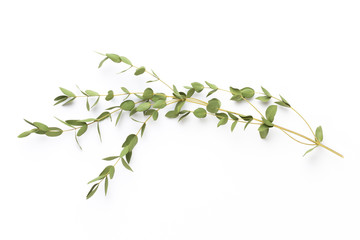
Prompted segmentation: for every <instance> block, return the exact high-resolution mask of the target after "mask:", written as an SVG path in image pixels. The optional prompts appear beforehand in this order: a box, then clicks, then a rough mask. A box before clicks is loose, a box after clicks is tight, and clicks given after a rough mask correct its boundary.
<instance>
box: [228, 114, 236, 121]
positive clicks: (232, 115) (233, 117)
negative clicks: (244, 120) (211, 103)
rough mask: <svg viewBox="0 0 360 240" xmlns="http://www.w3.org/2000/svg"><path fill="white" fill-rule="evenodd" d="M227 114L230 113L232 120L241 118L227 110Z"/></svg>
mask: <svg viewBox="0 0 360 240" xmlns="http://www.w3.org/2000/svg"><path fill="white" fill-rule="evenodd" d="M227 114H228V115H229V117H230V118H231V119H232V120H236V121H237V120H239V118H238V117H236V116H235V115H234V114H232V113H230V112H227Z"/></svg>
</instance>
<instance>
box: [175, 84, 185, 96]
mask: <svg viewBox="0 0 360 240" xmlns="http://www.w3.org/2000/svg"><path fill="white" fill-rule="evenodd" d="M173 95H174V96H175V97H176V98H178V99H183V98H184V97H183V96H181V94H180V93H179V91H178V90H177V88H176V86H175V85H173Z"/></svg>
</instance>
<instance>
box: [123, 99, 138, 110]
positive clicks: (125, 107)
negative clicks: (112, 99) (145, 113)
mask: <svg viewBox="0 0 360 240" xmlns="http://www.w3.org/2000/svg"><path fill="white" fill-rule="evenodd" d="M134 107H135V103H134V101H133V100H126V101H124V102H122V103H121V104H120V108H121V109H123V110H125V111H131V110H132V109H133V108H134Z"/></svg>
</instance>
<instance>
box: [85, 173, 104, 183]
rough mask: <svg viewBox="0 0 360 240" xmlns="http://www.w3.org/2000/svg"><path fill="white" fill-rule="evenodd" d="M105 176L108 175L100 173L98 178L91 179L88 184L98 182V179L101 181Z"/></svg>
mask: <svg viewBox="0 0 360 240" xmlns="http://www.w3.org/2000/svg"><path fill="white" fill-rule="evenodd" d="M105 176H106V174H103V175H101V174H100V175H99V176H97V177H96V178H94V179H92V180H91V181H89V182H88V184H90V183H93V182H96V181H99V180H101V179H103V178H104V177H105Z"/></svg>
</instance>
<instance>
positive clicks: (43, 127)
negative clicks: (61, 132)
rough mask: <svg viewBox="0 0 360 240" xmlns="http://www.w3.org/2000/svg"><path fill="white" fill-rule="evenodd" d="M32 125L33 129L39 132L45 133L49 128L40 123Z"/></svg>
mask: <svg viewBox="0 0 360 240" xmlns="http://www.w3.org/2000/svg"><path fill="white" fill-rule="evenodd" d="M33 125H34V126H35V127H37V128H38V129H39V130H41V131H45V132H46V131H47V130H48V129H49V127H48V126H46V125H45V124H43V123H40V122H33Z"/></svg>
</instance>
